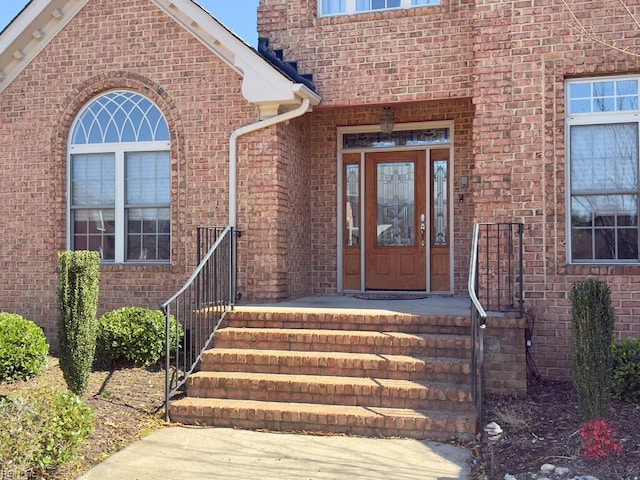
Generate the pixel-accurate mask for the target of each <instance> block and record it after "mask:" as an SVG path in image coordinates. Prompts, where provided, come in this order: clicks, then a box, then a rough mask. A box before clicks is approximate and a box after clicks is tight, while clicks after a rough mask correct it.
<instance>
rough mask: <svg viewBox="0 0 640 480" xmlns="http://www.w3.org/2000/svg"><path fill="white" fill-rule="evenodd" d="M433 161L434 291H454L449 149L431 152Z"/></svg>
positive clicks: (431, 262)
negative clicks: (452, 280)
mask: <svg viewBox="0 0 640 480" xmlns="http://www.w3.org/2000/svg"><path fill="white" fill-rule="evenodd" d="M429 160H430V162H431V178H432V186H431V189H432V190H431V193H432V195H431V206H430V207H431V208H430V210H431V235H430V237H431V248H430V251H431V256H430V260H429V266H430V270H431V281H430V289H431V291H432V292H449V291H450V290H451V274H450V272H451V255H450V250H451V246H450V245H451V242H450V239H449V231H450V225H449V207H450V206H449V149H448V148H446V149H445V148H442V149H440V148H439V149H433V150H430V151H429Z"/></svg>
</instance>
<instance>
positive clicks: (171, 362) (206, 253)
mask: <svg viewBox="0 0 640 480" xmlns="http://www.w3.org/2000/svg"><path fill="white" fill-rule="evenodd" d="M236 237H237V235H236V231H235V230H234V229H233V228H231V227H199V228H198V238H197V253H198V266H197V267H196V268H195V270H194V271H193V273H192V274H191V277H189V280H187V282H186V283H185V284H184V286H183V287H182V288H181V289H180V290H179V291H178V292H177V293H176V294H175V295H173V296H172V297H171V298H170V299H169V300H167V301H166V302H165V303H164V304H163V305H162V310H163V312H164V313H165V316H166V329H167V330H166V331H167V344H166V391H165V417H166V419H167V420H169V403H170V401H171V398H172V397H173V396H175V395H176V393H178V392H179V391H180V390H181V389H182V387H183V385H184V384H185V382H186V381H187V378H188V377H189V375H191V374H192V373H193V372H194V371H195V369H196V368H197V366H198V364H199V362H200V359H201V357H202V354H203V352H204V351H205V350H206V349H207V348H209V346H210V344H211V341H212V340H213V336H214V334H215V332H216V330H217V329H218V328H219V327H220V324H221V323H222V320H223V319H224V317H225V316H226V314H227V312H228V311H229V310H231V309H233V306H234V304H235V299H236V296H237V292H236V290H237V286H236V277H237V274H236ZM171 317H173V318H175V319H176V320H177V321H178V322H179V323H180V324H181V325H182V328H183V330H184V336H183V337H182V339H181V340H176V341H174V342H173V344H171V341H170V335H169V329H170V325H171Z"/></svg>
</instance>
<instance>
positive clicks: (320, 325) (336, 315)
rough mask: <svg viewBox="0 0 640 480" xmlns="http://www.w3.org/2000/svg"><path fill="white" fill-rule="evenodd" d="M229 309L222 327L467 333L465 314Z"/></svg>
mask: <svg viewBox="0 0 640 480" xmlns="http://www.w3.org/2000/svg"><path fill="white" fill-rule="evenodd" d="M308 310H310V311H306V310H305V309H301V310H300V311H280V312H278V311H247V310H243V309H242V308H238V309H237V310H234V311H231V312H229V314H228V315H227V318H226V319H225V327H238V328H278V329H282V328H285V329H298V328H301V326H303V327H304V328H305V329H311V330H353V331H359V332H367V331H374V332H404V333H436V334H452V333H453V334H460V335H465V336H466V335H468V334H469V329H470V328H471V319H470V318H469V317H459V316H451V315H413V314H403V313H394V312H385V311H378V310H371V311H369V310H365V311H363V310H353V311H352V310H346V311H341V310H317V309H308Z"/></svg>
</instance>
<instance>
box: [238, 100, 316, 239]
mask: <svg viewBox="0 0 640 480" xmlns="http://www.w3.org/2000/svg"><path fill="white" fill-rule="evenodd" d="M310 105H311V100H310V99H309V98H303V99H302V104H301V105H300V106H299V107H298V108H296V109H295V110H291V111H290V112H286V113H282V114H280V115H276V116H275V117H271V118H268V119H266V120H260V121H259V122H256V123H252V124H250V125H245V126H244V127H240V128H238V129H237V130H235V131H234V132H233V133H232V134H231V137H230V138H229V226H231V227H233V228H235V227H236V226H237V225H236V223H237V213H238V212H237V198H236V197H237V193H238V185H237V183H238V180H237V177H238V173H237V168H238V138H240V137H241V136H243V135H246V134H248V133H252V132H256V131H258V130H262V129H263V128H268V127H271V126H273V125H277V124H278V123H283V122H286V121H288V120H291V119H293V118H297V117H301V116H302V115H304V114H305V113H307V111H308V110H309V106H310Z"/></svg>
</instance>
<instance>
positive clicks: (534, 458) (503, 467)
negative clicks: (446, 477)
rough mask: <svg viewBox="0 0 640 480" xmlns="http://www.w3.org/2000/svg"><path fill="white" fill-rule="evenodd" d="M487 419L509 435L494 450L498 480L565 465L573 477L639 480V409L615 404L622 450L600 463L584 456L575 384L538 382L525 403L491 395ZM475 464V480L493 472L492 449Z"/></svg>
mask: <svg viewBox="0 0 640 480" xmlns="http://www.w3.org/2000/svg"><path fill="white" fill-rule="evenodd" d="M485 420H486V422H487V423H488V422H490V421H495V422H497V423H498V424H499V425H501V427H502V428H503V430H504V431H505V434H504V436H503V439H502V440H501V441H500V442H499V443H498V444H497V445H496V446H495V452H494V453H495V473H496V475H495V478H497V479H503V478H504V476H505V474H511V475H514V476H516V478H517V479H518V480H524V479H527V480H530V479H531V478H535V477H532V476H531V473H534V472H539V470H540V467H541V466H542V465H543V464H545V463H551V464H554V465H557V466H563V467H567V468H569V469H570V470H571V473H572V475H573V476H579V475H592V476H595V477H597V478H598V479H599V480H639V479H640V405H634V404H628V403H624V402H620V401H613V402H612V404H611V410H610V416H609V418H608V419H607V420H608V421H609V423H610V424H611V425H612V426H613V428H614V429H615V431H616V432H617V436H618V438H619V439H620V441H621V444H622V452H621V453H620V454H617V455H612V456H609V457H607V458H605V459H599V460H594V459H586V458H585V457H584V455H583V452H582V439H581V438H580V434H579V429H580V427H581V426H582V424H583V423H584V420H583V417H582V414H581V412H580V409H579V408H578V399H577V396H576V393H575V390H574V388H573V385H572V384H571V383H559V382H545V381H541V382H536V383H534V384H532V385H530V386H529V394H528V396H527V398H525V399H516V398H511V399H505V398H502V397H488V398H487V399H486V401H485ZM475 464H476V465H475V466H476V468H475V475H474V479H484V478H485V474H486V473H488V472H490V449H489V448H488V447H484V448H483V449H482V455H481V457H480V458H478V457H476V459H475ZM570 478H572V477H570Z"/></svg>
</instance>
